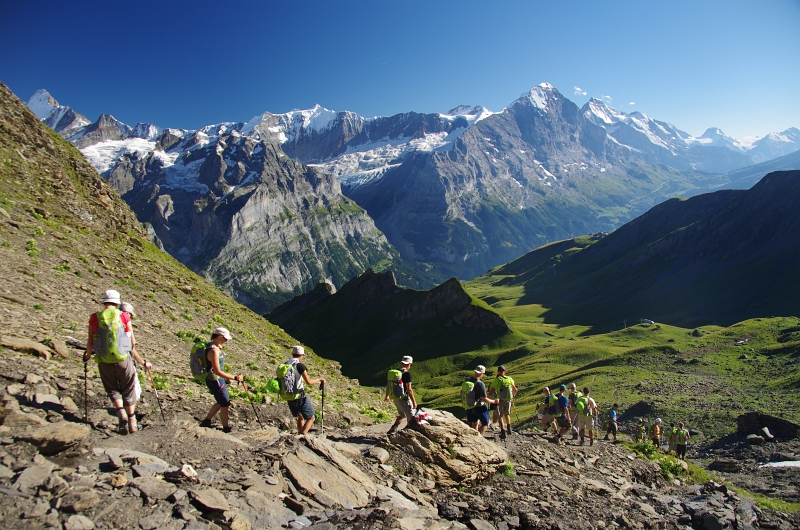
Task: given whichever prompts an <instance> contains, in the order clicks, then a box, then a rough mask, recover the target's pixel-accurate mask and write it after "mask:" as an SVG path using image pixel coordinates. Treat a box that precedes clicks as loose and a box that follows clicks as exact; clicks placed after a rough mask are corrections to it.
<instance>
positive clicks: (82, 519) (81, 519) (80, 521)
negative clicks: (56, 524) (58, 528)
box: [64, 515, 94, 530]
mask: <svg viewBox="0 0 800 530" xmlns="http://www.w3.org/2000/svg"><path fill="white" fill-rule="evenodd" d="M93 529H94V522H92V520H91V519H89V518H88V517H86V516H84V515H70V516H69V519H67V522H66V523H64V530H93Z"/></svg>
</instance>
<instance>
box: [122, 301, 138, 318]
mask: <svg viewBox="0 0 800 530" xmlns="http://www.w3.org/2000/svg"><path fill="white" fill-rule="evenodd" d="M119 310H120V311H125V312H126V313H130V314H131V315H133V316H136V312H135V311H134V310H133V305H131V304H129V303H128V302H122V303H121V304H120V305H119Z"/></svg>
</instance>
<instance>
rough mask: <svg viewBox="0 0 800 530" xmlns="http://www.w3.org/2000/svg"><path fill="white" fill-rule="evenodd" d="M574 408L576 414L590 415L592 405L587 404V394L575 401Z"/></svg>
mask: <svg viewBox="0 0 800 530" xmlns="http://www.w3.org/2000/svg"><path fill="white" fill-rule="evenodd" d="M575 408H577V409H578V414H580V415H581V416H591V415H592V407H591V405H590V404H589V396H581V397H579V398H578V401H577V402H576V403H575Z"/></svg>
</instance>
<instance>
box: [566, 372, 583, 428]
mask: <svg viewBox="0 0 800 530" xmlns="http://www.w3.org/2000/svg"><path fill="white" fill-rule="evenodd" d="M569 390H570V392H569V396H568V399H569V417H570V418H571V419H572V425H571V428H572V439H573V440H577V439H578V414H577V405H578V399H579V398H580V397H581V396H583V392H581V391H580V390H578V386H577V385H576V384H575V383H570V385H569Z"/></svg>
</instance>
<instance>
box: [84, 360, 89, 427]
mask: <svg viewBox="0 0 800 530" xmlns="http://www.w3.org/2000/svg"><path fill="white" fill-rule="evenodd" d="M83 420H84V421H85V422H86V423H89V361H83Z"/></svg>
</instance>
